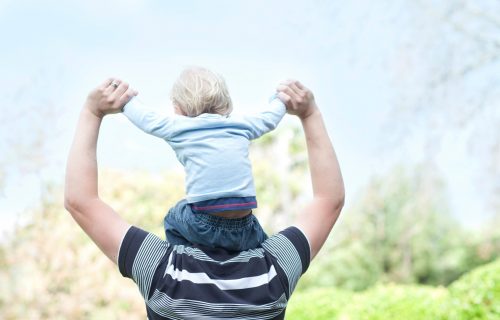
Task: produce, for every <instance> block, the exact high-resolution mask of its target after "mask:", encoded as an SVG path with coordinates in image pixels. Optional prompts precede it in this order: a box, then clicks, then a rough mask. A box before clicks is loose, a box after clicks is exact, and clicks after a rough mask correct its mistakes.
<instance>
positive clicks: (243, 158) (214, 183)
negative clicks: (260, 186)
mask: <svg viewBox="0 0 500 320" xmlns="http://www.w3.org/2000/svg"><path fill="white" fill-rule="evenodd" d="M123 113H124V114H125V116H127V118H128V119H129V120H130V121H131V122H132V123H133V124H135V125H136V126H137V127H138V128H140V129H141V130H143V131H144V132H146V133H149V134H152V135H154V136H156V137H158V138H162V139H164V140H165V141H166V142H167V143H168V144H169V145H170V146H171V147H172V148H173V149H174V151H175V154H176V155H177V159H178V160H179V161H180V162H181V163H182V165H183V166H184V170H185V172H186V200H187V201H188V202H189V203H194V202H199V201H205V200H212V199H219V198H226V197H252V196H255V186H254V183H253V176H252V167H251V164H250V160H249V159H248V148H249V145H250V141H251V140H253V139H256V138H258V137H260V136H262V135H263V134H265V133H267V132H269V131H271V130H273V129H274V128H276V126H277V125H278V123H279V122H280V121H281V119H282V118H283V116H284V115H285V113H286V107H285V105H284V104H283V103H282V102H281V100H279V99H278V98H274V99H272V100H271V102H270V103H269V106H268V108H267V109H266V110H265V111H263V112H260V113H258V114H255V115H245V116H233V115H229V116H222V115H219V114H212V113H203V114H201V115H199V116H197V117H185V116H179V115H175V116H163V115H159V114H158V113H156V112H154V111H152V110H149V109H147V108H146V107H144V105H143V104H142V103H141V102H140V101H139V100H138V99H137V98H133V99H132V100H131V101H130V102H129V103H128V104H126V105H125V107H124V110H123Z"/></svg>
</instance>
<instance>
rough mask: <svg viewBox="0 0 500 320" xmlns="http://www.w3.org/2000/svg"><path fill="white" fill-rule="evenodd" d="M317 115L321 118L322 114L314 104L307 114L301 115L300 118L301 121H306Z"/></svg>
mask: <svg viewBox="0 0 500 320" xmlns="http://www.w3.org/2000/svg"><path fill="white" fill-rule="evenodd" d="M316 115H318V116H321V112H320V110H319V108H318V106H317V105H316V103H313V104H312V105H311V106H310V107H309V108H307V111H306V112H304V113H302V114H299V115H298V116H299V118H300V120H301V121H305V120H307V119H308V118H311V117H314V116H316Z"/></svg>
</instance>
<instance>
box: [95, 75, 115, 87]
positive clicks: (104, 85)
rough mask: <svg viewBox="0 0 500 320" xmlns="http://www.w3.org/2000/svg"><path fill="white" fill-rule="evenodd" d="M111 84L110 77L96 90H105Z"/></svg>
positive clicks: (111, 79)
mask: <svg viewBox="0 0 500 320" xmlns="http://www.w3.org/2000/svg"><path fill="white" fill-rule="evenodd" d="M111 82H113V78H111V77H110V78H107V79H106V81H104V82H103V83H101V84H100V85H99V87H98V88H99V89H100V90H104V89H106V88H107V87H108V86H109V85H110V84H111Z"/></svg>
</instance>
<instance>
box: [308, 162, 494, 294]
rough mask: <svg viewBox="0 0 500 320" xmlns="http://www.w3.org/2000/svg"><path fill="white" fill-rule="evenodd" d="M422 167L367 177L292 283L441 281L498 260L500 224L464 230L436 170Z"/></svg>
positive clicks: (347, 285)
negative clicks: (485, 229)
mask: <svg viewBox="0 0 500 320" xmlns="http://www.w3.org/2000/svg"><path fill="white" fill-rule="evenodd" d="M429 170H430V169H426V168H417V170H414V171H413V172H409V171H408V170H405V169H402V168H396V169H394V170H393V171H392V172H390V173H389V174H388V175H387V176H384V177H382V178H376V179H374V180H373V181H372V182H371V184H370V185H369V186H368V187H367V188H366V190H364V192H363V194H362V195H361V196H360V197H359V200H358V201H357V202H356V203H355V204H354V205H351V206H350V208H348V209H347V210H344V212H343V213H342V214H341V217H340V219H339V221H338V222H337V225H336V226H335V228H334V230H333V233H332V234H331V235H330V238H329V240H328V241H327V243H326V244H325V246H324V247H323V249H322V251H321V252H320V254H319V255H318V257H317V258H316V260H315V262H314V264H313V265H312V266H311V268H310V270H309V271H308V273H307V274H306V275H305V276H304V278H303V280H302V281H301V283H300V284H299V288H300V289H302V290H303V289H307V288H312V287H318V286H319V287H330V286H334V287H338V288H343V289H348V290H364V289H366V288H369V287H370V286H372V285H374V284H375V283H377V282H396V283H420V284H428V285H447V284H449V283H451V282H452V281H454V280H455V279H457V278H458V277H460V275H462V274H463V273H464V272H467V271H468V270H471V269H473V268H474V267H476V266H478V265H481V264H484V263H487V262H489V261H492V260H493V259H495V258H496V257H498V256H499V253H500V243H499V240H498V239H499V234H500V233H499V228H498V227H497V228H492V230H491V231H489V232H481V233H476V234H473V233H471V232H469V231H466V230H464V229H463V228H462V227H461V226H460V225H459V224H458V223H457V222H456V221H455V220H454V219H453V218H452V217H451V216H450V214H449V213H448V210H447V208H446V206H445V205H444V203H446V201H445V199H444V198H445V197H444V195H443V193H444V192H443V186H442V184H441V182H440V181H439V179H437V178H436V176H437V174H435V173H434V174H430V173H427V174H425V172H429ZM431 173H432V172H431ZM496 225H497V226H498V224H496Z"/></svg>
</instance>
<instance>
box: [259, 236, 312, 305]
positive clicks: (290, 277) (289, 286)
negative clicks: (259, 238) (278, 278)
mask: <svg viewBox="0 0 500 320" xmlns="http://www.w3.org/2000/svg"><path fill="white" fill-rule="evenodd" d="M262 247H263V248H264V249H265V250H266V251H268V252H269V253H270V254H271V255H272V256H274V257H275V258H276V261H277V263H278V265H279V267H280V268H281V269H282V270H283V273H284V276H285V280H286V288H285V289H286V290H287V295H288V296H290V295H291V294H292V292H293V290H294V289H295V286H296V285H297V282H298V281H299V278H300V277H301V275H302V274H303V273H304V272H306V270H307V268H308V267H309V263H310V261H311V251H310V249H309V243H308V241H307V238H306V237H305V235H304V234H303V233H302V231H300V230H299V229H298V228H296V227H289V228H287V229H285V230H283V231H281V232H280V233H278V234H275V235H273V236H271V237H269V238H268V239H267V240H266V241H264V242H263V243H262Z"/></svg>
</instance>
